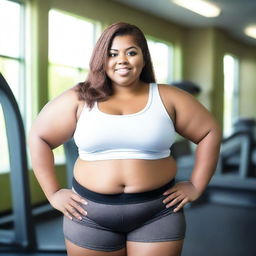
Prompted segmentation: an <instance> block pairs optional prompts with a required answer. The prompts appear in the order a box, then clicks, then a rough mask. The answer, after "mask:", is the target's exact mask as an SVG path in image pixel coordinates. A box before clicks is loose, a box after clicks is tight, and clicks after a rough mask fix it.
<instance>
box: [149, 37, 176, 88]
mask: <svg viewBox="0 0 256 256" xmlns="http://www.w3.org/2000/svg"><path fill="white" fill-rule="evenodd" d="M147 42H148V47H149V51H150V55H151V58H152V62H153V67H154V71H155V76H156V81H157V82H158V83H167V84H169V83H170V82H171V81H172V80H173V66H172V59H173V48H172V46H171V45H169V44H166V43H163V42H160V41H156V40H152V39H147Z"/></svg>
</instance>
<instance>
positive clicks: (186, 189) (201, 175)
mask: <svg viewBox="0 0 256 256" xmlns="http://www.w3.org/2000/svg"><path fill="white" fill-rule="evenodd" d="M170 95H171V100H172V106H171V108H173V109H174V113H175V115H174V118H175V128H176V131H177V132H178V133H179V134H181V135H182V136H183V137H185V138H187V139H189V140H191V141H192V142H194V143H195V144H197V147H196V152H195V164H194V168H193V171H192V174H191V177H190V180H189V181H188V182H181V183H178V184H176V185H175V186H174V187H173V188H172V189H170V190H168V191H167V193H166V194H170V196H168V198H167V199H166V201H165V202H170V201H171V200H172V201H171V203H169V204H167V206H169V207H170V206H173V205H175V204H177V203H179V205H178V206H177V207H176V211H177V210H179V209H181V208H182V207H183V206H184V205H185V204H186V203H188V202H190V201H194V200H196V199H197V198H198V197H199V196H200V195H201V194H202V193H203V191H204V190H205V188H206V187H207V185H208V183H209V182H210V179H211V177H212V176H213V174H214V171H215V168H216V165H217V161H218V156H219V150H220V142H221V130H220V128H219V125H218V124H217V122H216V120H215V119H214V118H213V116H212V115H211V114H210V113H209V111H208V110H207V109H206V108H205V107H204V106H202V105H201V104H200V103H199V102H198V101H197V100H196V99H194V97H192V96H191V95H189V94H188V93H186V92H184V91H181V90H180V89H177V88H171V92H170Z"/></svg>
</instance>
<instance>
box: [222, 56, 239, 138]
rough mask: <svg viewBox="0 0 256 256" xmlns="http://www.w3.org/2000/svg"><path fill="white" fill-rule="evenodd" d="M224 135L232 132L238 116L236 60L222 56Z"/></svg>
mask: <svg viewBox="0 0 256 256" xmlns="http://www.w3.org/2000/svg"><path fill="white" fill-rule="evenodd" d="M223 61H224V63H223V64H224V65H223V67H224V136H229V135H230V134H231V133H232V127H233V122H234V120H235V119H236V118H237V117H238V116H239V108H238V105H239V94H238V81H239V79H238V60H237V59H236V58H234V57H233V56H231V55H225V56H224V60H223Z"/></svg>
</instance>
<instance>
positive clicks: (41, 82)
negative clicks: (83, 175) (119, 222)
mask: <svg viewBox="0 0 256 256" xmlns="http://www.w3.org/2000/svg"><path fill="white" fill-rule="evenodd" d="M24 1H25V3H26V4H27V6H28V7H29V8H30V9H31V10H32V12H31V14H30V15H29V19H28V23H29V26H30V28H29V29H30V30H31V38H29V40H30V42H31V44H30V48H31V53H32V54H31V56H28V62H27V63H28V65H29V66H28V69H29V71H30V72H29V74H30V76H31V80H32V86H31V87H32V94H33V98H34V99H35V101H34V105H33V106H32V108H33V116H34V117H35V116H36V114H37V113H38V111H39V110H40V109H41V108H42V107H43V105H44V104H45V103H46V102H47V101H48V90H47V87H48V86H47V85H48V73H47V72H48V12H49V10H50V9H51V8H55V9H59V10H62V11H67V12H70V13H72V14H75V15H78V16H82V17H85V18H87V19H91V20H96V21H98V22H99V25H98V30H99V33H98V34H100V31H101V30H102V29H103V28H104V27H106V26H107V25H109V24H111V23H114V22H118V21H125V22H129V23H133V24H136V25H138V26H139V27H140V28H141V29H142V30H143V31H144V33H145V34H147V35H150V36H152V37H155V38H158V39H162V40H164V41H167V42H169V43H171V44H172V45H173V47H174V50H175V51H174V61H175V63H174V64H175V67H174V79H175V80H178V79H181V78H183V79H187V80H192V81H194V82H196V83H198V84H200V85H201V86H202V94H201V95H200V97H199V100H200V101H201V102H202V103H203V104H204V105H205V106H206V107H207V108H208V109H209V110H211V111H212V113H213V114H214V115H215V116H216V118H217V119H218V120H219V122H220V124H222V115H223V110H222V109H223V63H222V61H223V56H224V54H225V53H230V54H233V55H235V56H237V57H238V58H239V59H240V62H241V63H240V64H241V73H240V84H241V92H240V95H241V101H240V114H241V116H246V117H255V118H256V113H255V111H254V109H255V108H254V106H255V104H254V102H255V97H256V86H255V81H256V72H255V70H256V47H251V46H248V45H245V44H243V43H241V42H239V41H237V40H234V39H233V38H232V37H230V36H229V35H227V34H226V33H225V32H224V31H222V30H219V29H214V28H200V29H198V28H186V27H183V26H180V25H178V24H175V23H172V22H169V21H166V20H164V19H161V18H158V17H154V16H152V15H149V14H147V13H144V12H141V11H139V10H136V9H133V8H130V7H127V6H124V5H122V4H120V3H116V2H114V1H111V0H72V1H70V0H43V1H42V0H24ZM74 40H75V39H74ZM57 173H58V177H59V180H60V182H61V184H62V185H63V186H65V184H66V174H65V168H64V166H59V167H57ZM29 178H30V187H31V198H32V202H33V204H38V203H40V202H43V201H45V197H44V195H43V193H42V190H41V188H40V187H39V185H38V183H37V181H36V179H35V177H34V174H33V172H32V171H29ZM0 195H4V196H3V197H2V196H1V204H0V211H4V210H8V209H10V207H11V196H10V190H9V175H8V173H6V174H1V175H0Z"/></svg>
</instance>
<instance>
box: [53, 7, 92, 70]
mask: <svg viewBox="0 0 256 256" xmlns="http://www.w3.org/2000/svg"><path fill="white" fill-rule="evenodd" d="M93 38H94V26H93V24H92V23H90V22H87V21H85V20H82V19H78V18H75V17H73V16H70V15H67V14H64V13H61V12H58V11H55V10H51V11H50V13H49V60H50V62H52V63H58V64H64V65H68V66H74V67H82V68H88V67H89V59H90V56H91V53H92V49H93Z"/></svg>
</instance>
